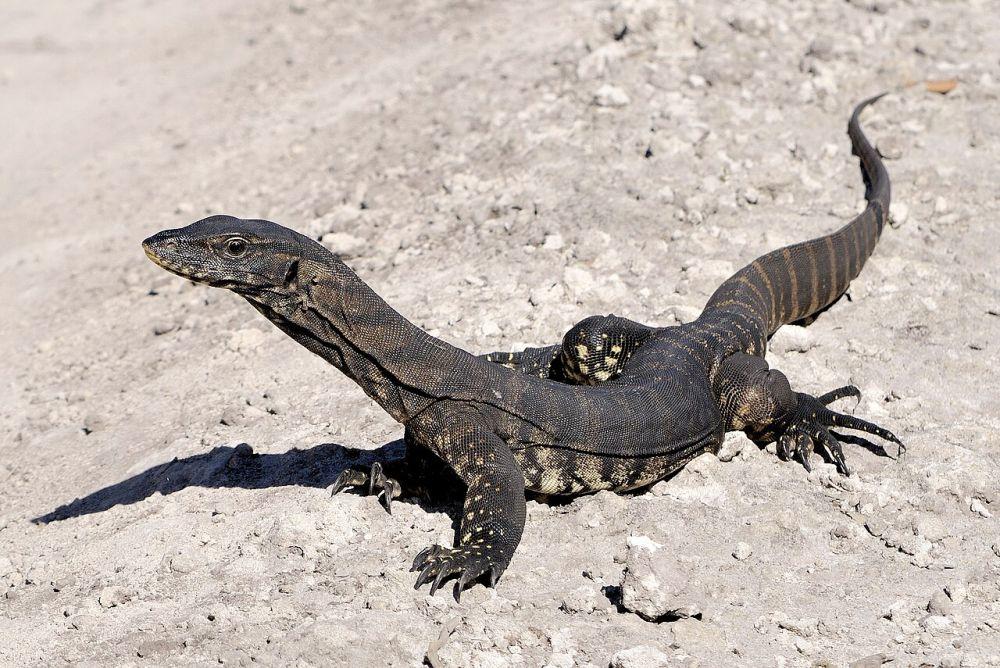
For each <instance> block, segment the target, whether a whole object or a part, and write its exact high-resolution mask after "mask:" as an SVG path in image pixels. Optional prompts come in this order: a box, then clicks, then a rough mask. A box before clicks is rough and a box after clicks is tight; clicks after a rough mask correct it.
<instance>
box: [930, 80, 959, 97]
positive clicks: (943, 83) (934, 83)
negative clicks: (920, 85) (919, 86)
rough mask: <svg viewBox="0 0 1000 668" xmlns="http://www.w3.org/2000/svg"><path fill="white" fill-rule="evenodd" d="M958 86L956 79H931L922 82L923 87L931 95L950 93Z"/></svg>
mask: <svg viewBox="0 0 1000 668" xmlns="http://www.w3.org/2000/svg"><path fill="white" fill-rule="evenodd" d="M957 85H958V80H956V79H932V80H930V81H925V82H924V87H925V88H926V89H927V90H929V91H930V92H932V93H941V94H942V95H944V94H945V93H950V92H951V91H953V90H955V86H957Z"/></svg>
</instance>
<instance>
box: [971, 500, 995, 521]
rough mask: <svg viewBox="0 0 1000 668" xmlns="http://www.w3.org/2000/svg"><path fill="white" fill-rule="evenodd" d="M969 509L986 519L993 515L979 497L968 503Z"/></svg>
mask: <svg viewBox="0 0 1000 668" xmlns="http://www.w3.org/2000/svg"><path fill="white" fill-rule="evenodd" d="M969 510H971V511H972V512H974V513H976V514H977V515H981V516H982V517H985V518H987V519H989V518H990V517H993V513H991V512H990V511H989V509H988V508H987V507H986V505H985V504H984V503H983V502H982V501H980V500H979V499H973V500H972V503H970V504H969Z"/></svg>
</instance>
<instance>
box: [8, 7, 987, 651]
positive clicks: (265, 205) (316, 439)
mask: <svg viewBox="0 0 1000 668" xmlns="http://www.w3.org/2000/svg"><path fill="white" fill-rule="evenodd" d="M0 14H2V18H3V20H2V21H0V54H2V58H0V127H3V128H5V130H4V133H3V140H2V142H0V194H2V201H3V207H2V213H0V232H2V234H3V239H4V243H3V245H2V248H0V303H2V308H3V316H2V319H0V320H2V324H0V337H2V338H0V346H2V347H0V351H2V355H0V358H2V359H3V374H2V380H3V383H2V387H0V484H2V490H3V491H2V492H0V495H2V496H0V585H2V587H3V590H4V598H3V601H2V603H0V606H2V610H0V663H3V664H5V665H18V666H20V665H46V666H48V665H54V664H59V663H74V664H83V665H87V664H90V665H96V664H117V665H131V664H141V663H152V664H214V663H218V662H221V663H224V664H238V665H245V664H249V663H259V664H264V665H285V664H295V665H331V664H333V665H336V664H342V665H383V664H384V665H418V664H420V663H421V662H422V661H423V660H424V657H425V655H428V654H429V655H430V657H431V660H432V661H434V662H435V665H441V666H466V665H471V666H506V665H524V666H536V665H544V664H548V665H553V666H572V665H584V666H587V665H596V666H607V665H609V664H611V665H614V666H622V667H643V666H660V665H692V666H693V665H702V666H720V665H742V666H756V665H779V666H780V665H788V666H793V665H823V666H827V665H830V666H840V665H847V664H848V663H850V662H856V661H859V660H862V659H864V662H862V663H860V664H854V665H863V666H878V665H880V664H882V663H883V662H884V663H886V665H888V666H911V665H922V664H926V665H940V666H986V665H1000V523H998V522H1000V520H998V517H1000V454H998V453H1000V437H998V429H1000V418H998V415H1000V392H998V390H997V386H996V379H995V373H994V371H995V370H996V369H997V368H998V363H1000V288H998V281H1000V263H998V260H997V254H996V250H995V249H996V247H997V244H998V243H1000V222H998V214H1000V199H998V195H997V189H996V183H997V182H998V181H1000V167H998V163H1000V160H998V158H1000V115H998V114H997V113H996V112H997V108H998V107H997V104H998V94H1000V7H998V5H997V3H996V2H983V1H978V2H977V1H972V2H964V3H955V2H945V1H932V2H924V3H915V2H906V1H902V0H851V1H850V2H843V1H831V2H823V3H808V5H806V4H805V3H796V2H776V3H772V2H767V3H765V2H763V1H760V0H756V1H751V2H748V3H739V4H738V5H737V4H736V3H723V2H690V1H688V2H680V3H660V2H653V1H652V0H649V1H646V0H623V1H622V2H619V3H612V2H610V1H608V2H581V3H569V2H562V3H559V2H551V1H544V0H543V1H541V2H506V3H491V2H478V1H471V0H470V1H458V0H453V1H446V0H418V1H416V2H414V1H412V0H411V1H408V2H397V1H395V0H394V1H392V2H386V1H380V2H361V3H348V2H343V3H337V2H326V3H324V2H318V1H316V2H314V1H311V0H293V2H291V3H290V4H281V3H271V2H264V1H263V0H254V1H253V2H241V1H238V0H222V1H220V2H213V3H202V2H196V1H195V0H170V1H167V0H149V1H148V2H144V3H115V2H108V1H107V0H87V1H86V2H79V3H65V2H58V1H57V0H44V1H40V2H34V3H19V4H18V3H14V4H8V5H7V6H5V7H4V8H3V9H2V10H0ZM942 79H944V80H950V79H954V80H955V81H956V82H957V86H955V87H954V88H953V89H952V90H950V91H949V92H947V93H946V94H941V93H936V92H930V91H928V90H927V89H926V87H925V86H924V85H923V84H922V83H920V82H923V81H925V80H942ZM907 84H914V85H907ZM948 87H950V84H949V85H944V86H943V88H948ZM886 89H889V90H892V91H893V93H892V95H890V96H889V97H887V98H886V99H884V100H882V101H880V102H879V103H878V104H877V105H876V106H875V107H874V108H873V109H872V110H871V111H869V112H867V113H866V116H865V127H866V128H867V130H868V132H869V133H870V135H871V136H872V137H873V138H875V139H876V141H877V143H878V145H879V147H880V149H881V151H882V152H883V154H884V155H885V156H886V158H887V159H888V162H887V165H888V168H889V171H890V173H891V175H892V179H893V188H894V191H893V192H894V199H895V203H894V206H893V211H892V213H893V217H894V223H893V226H892V228H891V229H887V230H886V233H885V235H884V236H883V240H882V242H881V244H880V245H879V248H878V250H877V251H876V253H875V255H874V257H873V259H872V260H871V262H870V263H869V265H868V266H866V267H865V270H864V272H863V273H862V275H861V277H860V278H859V279H858V280H857V281H856V282H855V283H854V285H853V286H852V288H851V291H850V296H851V298H852V299H851V300H850V302H848V301H847V300H842V301H841V302H840V303H838V304H837V305H836V306H835V307H834V308H832V309H831V310H830V311H829V312H828V313H826V314H825V315H823V316H822V317H821V318H820V319H819V320H818V321H817V322H816V323H815V324H813V325H812V326H810V327H809V328H807V329H802V328H786V329H785V330H783V331H782V332H780V333H779V335H777V336H776V337H775V339H774V341H773V342H772V343H773V346H772V352H771V353H770V354H769V360H770V361H771V362H772V365H773V366H776V367H778V368H780V369H782V370H783V371H785V373H787V374H788V376H789V377H790V378H791V379H792V382H793V384H794V386H796V387H797V388H799V389H801V390H803V391H810V392H820V391H825V390H828V389H830V388H832V387H836V386H840V385H843V384H845V383H848V382H851V383H854V384H856V385H858V386H859V387H860V388H861V389H862V390H863V392H864V399H863V400H862V401H861V403H860V405H859V406H858V407H857V408H856V409H853V410H854V412H856V413H857V414H858V415H861V416H865V417H868V418H870V419H874V420H876V421H878V422H881V423H883V424H885V425H886V426H888V427H889V428H891V429H893V430H894V431H895V432H896V433H897V434H900V435H901V437H902V438H903V439H904V440H905V441H906V443H907V446H908V452H907V453H906V455H905V456H904V457H903V458H902V459H900V460H898V461H897V460H895V459H892V458H882V457H878V456H876V455H875V454H872V453H870V452H868V451H867V450H865V449H863V448H860V447H856V446H853V445H851V446H848V447H849V457H850V461H851V463H852V465H853V467H854V469H855V470H856V473H855V475H854V476H852V477H850V478H844V477H841V476H839V475H837V474H836V473H835V471H834V470H833V468H832V466H830V465H826V464H821V463H820V462H819V461H818V460H817V461H816V462H815V466H814V470H813V472H812V473H807V472H806V471H805V470H804V469H803V468H802V467H801V466H799V465H797V464H794V463H782V462H780V461H779V460H778V459H777V458H776V457H775V456H774V455H773V454H772V453H770V452H768V451H767V450H759V449H758V448H757V447H755V446H753V445H750V444H748V443H747V442H746V441H745V440H741V438H731V439H730V440H729V441H728V443H727V450H726V452H725V455H724V456H723V457H721V458H720V457H716V456H714V455H711V454H706V455H703V456H701V457H699V458H698V459H696V460H695V461H694V462H693V463H692V464H691V465H689V466H688V467H687V468H686V469H685V470H684V471H682V472H681V473H680V474H679V475H677V476H675V477H674V478H672V479H670V480H667V481H664V482H661V483H658V484H657V485H656V486H654V487H653V488H652V489H650V490H648V491H646V492H645V493H642V494H637V495H631V496H616V495H613V494H610V493H602V494H597V495H594V496H587V497H582V498H578V499H575V500H572V501H570V502H568V503H541V502H539V501H535V500H532V501H529V503H528V524H527V527H526V530H525V534H524V539H523V541H522V543H521V546H520V548H519V549H518V551H517V554H516V555H515V557H514V560H513V562H512V563H511V565H510V568H509V570H508V571H507V573H506V574H505V575H504V577H503V578H502V579H501V581H500V582H499V583H498V585H497V588H496V589H495V590H489V589H486V588H483V587H481V586H480V587H474V588H473V589H470V590H468V591H467V592H466V593H465V595H464V596H463V597H462V602H461V604H456V603H455V601H454V600H453V599H452V598H451V596H450V592H449V590H448V589H447V588H446V590H445V591H443V592H440V593H438V594H437V595H436V596H434V597H429V596H428V595H427V589H426V588H424V589H422V590H421V591H414V590H413V587H412V584H413V580H414V575H413V574H411V573H408V572H407V569H408V567H409V564H410V562H411V560H412V558H413V556H414V555H415V554H416V552H418V551H419V550H420V549H422V548H423V547H425V546H426V545H428V544H430V543H433V542H443V543H447V542H449V541H450V540H451V537H452V522H451V520H450V518H449V514H448V513H449V512H452V511H453V505H448V504H447V503H446V502H445V503H443V504H442V505H440V506H437V505H429V504H426V503H424V504H419V503H417V502H416V501H415V500H412V499H410V500H408V499H403V500H400V501H397V502H396V503H395V504H394V507H393V510H394V512H393V514H392V515H391V516H389V515H387V514H386V513H385V511H384V510H383V508H382V507H381V506H380V505H379V504H378V502H377V501H376V500H375V499H373V498H369V497H364V496H359V495H353V494H343V495H340V496H337V497H335V498H332V499H331V498H330V495H329V492H328V487H329V485H330V484H331V483H332V481H333V479H334V478H335V477H336V475H337V473H338V472H339V471H340V470H342V469H343V468H344V466H346V465H348V464H350V463H353V462H356V461H365V460H367V459H371V457H372V456H373V455H372V451H376V453H375V454H382V455H392V454H395V453H398V449H399V444H398V442H397V439H398V438H399V437H400V428H399V427H398V425H396V424H394V423H393V422H392V421H391V420H390V419H389V418H388V417H387V416H386V415H384V414H383V413H382V412H381V410H380V409H379V408H378V407H377V406H376V405H374V404H373V403H372V402H371V401H369V400H368V399H367V398H366V397H365V396H364V395H363V394H362V393H361V392H360V390H358V389H357V388H356V387H355V386H354V385H353V384H351V383H350V382H349V381H348V380H347V379H346V378H344V377H343V376H341V375H339V374H338V373H337V372H336V371H335V370H334V369H332V368H330V367H328V366H326V365H325V364H324V363H323V362H322V361H321V360H319V359H318V358H315V357H313V356H311V355H310V354H308V353H307V352H306V351H304V350H303V349H301V348H300V347H298V346H297V345H296V344H294V343H293V342H292V341H290V340H289V339H287V338H286V337H285V336H284V335H282V334H281V333H279V332H278V331H277V330H276V329H274V328H273V327H272V326H271V325H270V324H269V323H267V322H266V321H264V320H263V319H262V318H261V317H260V316H259V315H257V314H256V313H255V312H254V311H252V309H250V308H248V307H247V306H246V304H245V303H243V302H241V300H239V299H238V298H237V297H235V296H234V295H232V294H229V293H225V292H222V291H215V290H211V289H208V288H204V287H196V286H193V285H190V284H187V283H186V282H184V281H183V280H181V279H179V278H176V277H173V276H170V275H168V274H166V273H165V272H163V271H161V270H159V269H158V268H156V267H155V266H153V265H152V264H151V263H150V262H148V261H147V260H146V259H145V257H144V256H143V254H142V252H141V250H140V248H139V241H140V240H141V239H142V238H144V237H145V236H147V235H149V234H151V233H153V232H155V231H157V230H160V229H162V228H166V227H177V226H181V225H184V224H186V223H188V222H190V221H192V220H195V219H197V218H200V217H202V216H204V215H205V214H207V213H211V212H226V213H232V214H236V215H241V216H246V217H266V218H270V219H273V220H277V221H279V222H282V223H284V224H286V225H289V226H292V227H295V228H297V229H300V230H303V231H307V232H308V233H310V234H312V235H314V236H316V237H320V238H321V239H322V240H323V241H324V243H326V244H327V245H329V246H330V247H331V248H332V249H333V250H335V251H338V252H340V253H342V254H343V255H344V256H345V258H347V259H348V262H349V263H350V264H351V265H352V266H353V267H354V268H355V269H356V270H357V271H358V272H359V273H360V274H361V275H362V277H364V278H365V279H366V280H368V281H369V282H370V283H371V285H372V286H373V287H374V288H375V289H376V290H377V291H378V292H379V293H380V294H382V295H383V296H384V297H385V298H386V299H387V300H388V301H389V302H390V303H391V304H393V305H395V306H396V307H397V308H398V309H399V310H400V311H402V312H403V313H404V314H405V315H407V316H408V317H410V318H411V319H412V320H414V321H415V322H416V323H418V324H420V325H421V326H423V327H425V328H426V329H428V330H429V331H431V332H432V333H434V334H436V335H439V336H442V337H444V338H446V339H448V340H449V341H453V342H456V343H458V344H460V345H462V346H464V347H467V348H469V349H471V350H475V351H488V350H497V349H511V348H515V347H517V346H523V345H526V344H530V345H535V344H543V343H550V342H555V341H557V340H558V339H559V338H560V337H561V334H562V332H564V331H565V330H566V329H568V328H569V327H570V326H571V325H572V324H573V323H574V322H576V321H577V320H579V319H580V318H582V317H583V316H586V315H589V314H592V313H607V312H612V311H613V312H615V313H617V314H620V315H625V316H628V317H631V318H633V319H636V320H640V321H645V322H650V323H656V324H661V325H669V324H673V323H677V322H683V321H686V320H688V319H690V318H692V317H694V316H695V315H696V314H697V312H698V309H699V308H700V307H701V306H702V305H703V304H704V302H705V300H706V298H707V296H708V295H709V294H710V293H711V292H712V290H713V289H714V288H715V287H716V285H717V284H718V283H719V282H720V281H721V280H722V279H724V278H725V277H726V276H727V275H729V274H730V273H731V272H732V271H733V270H734V269H737V268H739V267H740V266H741V265H742V264H743V263H745V262H748V261H749V260H751V259H752V258H753V257H755V256H756V255H758V254H760V253H763V252H765V251H767V250H770V249H772V248H774V247H777V246H780V245H783V244H786V243H790V242H794V241H798V240H801V239H804V238H808V237H810V236H814V235H817V234H820V233H822V232H825V231H828V230H831V229H833V228H834V227H836V226H837V225H839V224H840V223H841V222H842V221H845V220H847V219H848V218H850V217H851V216H852V215H853V214H854V213H855V212H856V211H857V210H858V207H859V203H860V201H861V196H862V186H861V179H860V176H859V172H858V165H857V161H856V160H855V159H854V158H852V156H851V155H850V150H849V145H848V142H847V138H846V136H845V134H844V129H845V127H846V122H847V117H848V114H849V112H850V109H851V107H852V105H853V103H854V102H856V101H858V100H860V99H862V98H863V97H865V96H867V95H870V94H873V93H875V92H878V91H881V90H886ZM848 410H852V409H850V408H849V409H848ZM241 444H246V445H241ZM723 459H725V460H728V461H723ZM678 615H694V616H689V617H683V616H682V617H680V618H679V619H678V618H677V616H678Z"/></svg>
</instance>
